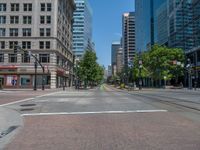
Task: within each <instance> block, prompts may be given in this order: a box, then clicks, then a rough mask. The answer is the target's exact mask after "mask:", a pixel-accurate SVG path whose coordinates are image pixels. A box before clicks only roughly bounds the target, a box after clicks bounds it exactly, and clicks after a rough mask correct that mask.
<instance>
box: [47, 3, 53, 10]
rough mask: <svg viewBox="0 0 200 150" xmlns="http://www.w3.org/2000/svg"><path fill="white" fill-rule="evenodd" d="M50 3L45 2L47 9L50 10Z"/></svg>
mask: <svg viewBox="0 0 200 150" xmlns="http://www.w3.org/2000/svg"><path fill="white" fill-rule="evenodd" d="M51 9H52V8H51V3H47V11H51Z"/></svg>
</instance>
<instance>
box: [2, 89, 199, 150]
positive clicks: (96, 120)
mask: <svg viewBox="0 0 200 150" xmlns="http://www.w3.org/2000/svg"><path fill="white" fill-rule="evenodd" d="M199 97H200V94H199V93H195V94H194V93H193V94H191V93H188V92H184V91H161V92H160V91H155V92H153V91H150V92H149V91H148V92H132V91H131V92H129V93H128V92H127V91H118V90H115V89H114V88H113V87H110V86H102V87H100V88H99V89H96V90H90V91H84V90H81V91H75V90H71V91H65V92H57V93H54V94H51V95H46V96H41V97H35V98H34V99H31V100H28V101H23V102H20V103H14V104H10V105H7V106H6V108H7V109H11V110H16V111H18V112H19V113H20V114H21V117H23V118H24V125H22V126H20V127H19V128H18V129H16V130H18V131H19V132H18V133H17V134H15V136H14V139H13V140H12V139H11V140H10V144H8V145H7V146H6V148H5V149H6V150H13V149H15V150H22V149H24V150H133V149H136V150H138V149H141V150H145V149H148V150H149V149H152V150H157V149H158V150H160V149H164V150H165V149H166V150H169V149H170V150H188V149H192V150H199V149H200V112H199V111H198V109H199V108H200V107H199V105H200V104H199V103H200V99H199ZM0 140H1V139H0Z"/></svg>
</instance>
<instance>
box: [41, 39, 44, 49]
mask: <svg viewBox="0 0 200 150" xmlns="http://www.w3.org/2000/svg"><path fill="white" fill-rule="evenodd" d="M40 49H44V41H40Z"/></svg>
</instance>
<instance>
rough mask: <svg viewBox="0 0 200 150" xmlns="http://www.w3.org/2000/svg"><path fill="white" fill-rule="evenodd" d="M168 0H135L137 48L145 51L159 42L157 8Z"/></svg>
mask: <svg viewBox="0 0 200 150" xmlns="http://www.w3.org/2000/svg"><path fill="white" fill-rule="evenodd" d="M166 1H167V0H135V20H136V21H135V22H136V25H135V28H136V50H137V51H145V50H147V49H149V48H150V47H151V46H152V45H154V44H155V43H156V42H157V37H156V35H157V32H158V30H157V28H158V27H157V26H156V22H157V20H156V19H157V18H156V17H155V16H156V10H157V9H158V8H159V7H160V5H161V4H163V3H164V2H166Z"/></svg>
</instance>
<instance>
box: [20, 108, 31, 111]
mask: <svg viewBox="0 0 200 150" xmlns="http://www.w3.org/2000/svg"><path fill="white" fill-rule="evenodd" d="M33 110H34V108H24V109H20V111H33Z"/></svg>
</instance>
